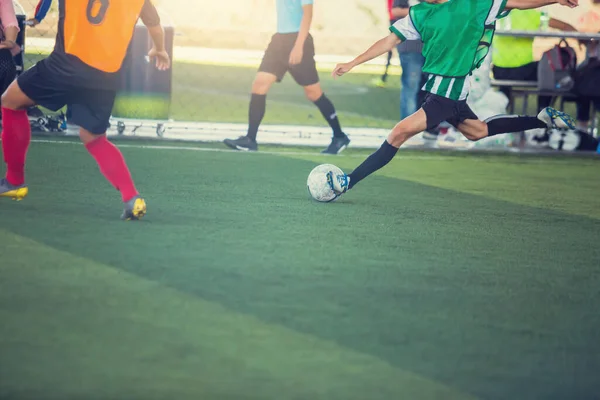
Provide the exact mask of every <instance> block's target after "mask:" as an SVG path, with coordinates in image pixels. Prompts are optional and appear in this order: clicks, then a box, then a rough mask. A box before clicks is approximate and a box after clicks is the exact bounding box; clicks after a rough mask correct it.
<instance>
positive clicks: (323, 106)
mask: <svg viewBox="0 0 600 400" xmlns="http://www.w3.org/2000/svg"><path fill="white" fill-rule="evenodd" d="M314 103H315V106H317V107H319V111H321V114H323V117H325V119H326V120H327V123H328V124H329V126H331V129H333V136H334V137H343V136H344V132H342V127H341V126H340V121H339V120H338V117H337V114H336V112H335V107H334V106H333V103H332V102H331V101H330V100H329V99H328V98H327V96H325V94H323V96H321V97H319V99H318V100H317V101H315V102H314Z"/></svg>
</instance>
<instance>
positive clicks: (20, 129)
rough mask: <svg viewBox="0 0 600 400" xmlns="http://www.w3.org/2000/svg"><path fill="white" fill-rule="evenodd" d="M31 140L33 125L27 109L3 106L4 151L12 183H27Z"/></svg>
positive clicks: (7, 170)
mask: <svg viewBox="0 0 600 400" xmlns="http://www.w3.org/2000/svg"><path fill="white" fill-rule="evenodd" d="M30 142H31V126H30V125H29V118H28V117H27V111H25V110H11V109H8V108H4V107H2V153H3V154H4V162H5V163H6V180H7V181H8V183H10V184H11V185H15V186H19V185H22V184H24V183H25V159H26V157H27V149H28V148H29V143H30Z"/></svg>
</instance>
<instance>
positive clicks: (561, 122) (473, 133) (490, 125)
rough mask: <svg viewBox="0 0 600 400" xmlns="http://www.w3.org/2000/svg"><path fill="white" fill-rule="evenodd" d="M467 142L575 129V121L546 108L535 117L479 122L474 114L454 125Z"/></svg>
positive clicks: (520, 116)
mask: <svg viewBox="0 0 600 400" xmlns="http://www.w3.org/2000/svg"><path fill="white" fill-rule="evenodd" d="M454 125H455V126H456V127H457V129H458V130H459V131H460V132H461V133H462V134H463V135H464V136H465V137H466V138H467V139H469V140H473V141H477V140H480V139H483V138H486V137H490V136H495V135H501V134H504V133H514V132H524V131H528V130H531V129H545V128H558V129H575V120H574V119H573V118H572V117H571V116H569V115H568V114H566V113H564V112H562V111H558V110H555V109H553V108H550V107H547V108H545V109H543V110H542V111H541V112H540V113H539V114H538V116H537V117H531V116H523V115H496V116H494V117H490V118H488V119H486V120H485V121H479V120H478V119H477V116H475V114H472V116H470V117H469V118H467V119H463V120H462V121H460V122H459V123H457V124H454Z"/></svg>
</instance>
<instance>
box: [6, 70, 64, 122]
mask: <svg viewBox="0 0 600 400" xmlns="http://www.w3.org/2000/svg"><path fill="white" fill-rule="evenodd" d="M68 83H69V81H68V78H67V77H62V76H60V75H59V74H57V73H54V72H52V71H50V70H48V69H47V68H46V66H45V64H44V61H43V60H42V61H40V62H38V63H37V64H36V65H34V66H33V67H31V68H29V69H28V70H27V71H25V72H24V73H23V74H21V75H20V76H19V77H18V78H17V80H16V81H14V82H13V83H12V84H11V85H10V86H9V87H8V89H7V90H6V92H5V93H4V94H3V95H2V106H3V107H8V108H12V109H15V110H16V109H23V108H27V107H30V106H32V105H34V104H38V105H40V106H42V107H45V108H47V109H49V110H52V111H58V110H60V109H61V108H63V107H64V106H65V104H66V103H67V97H68V92H67V89H66V87H67V86H68Z"/></svg>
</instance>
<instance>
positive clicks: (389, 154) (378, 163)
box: [348, 140, 398, 189]
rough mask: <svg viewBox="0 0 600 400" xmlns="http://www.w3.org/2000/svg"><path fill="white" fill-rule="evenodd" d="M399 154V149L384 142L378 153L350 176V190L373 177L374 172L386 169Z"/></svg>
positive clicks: (372, 155) (371, 156)
mask: <svg viewBox="0 0 600 400" xmlns="http://www.w3.org/2000/svg"><path fill="white" fill-rule="evenodd" d="M397 152H398V148H397V147H394V146H392V145H391V144H389V143H388V142H387V140H386V141H385V142H383V144H382V145H381V147H380V148H379V149H377V151H376V152H375V153H373V154H371V155H370V156H369V157H368V158H367V159H366V160H365V161H363V163H362V164H360V165H359V166H358V167H357V168H356V169H355V170H354V171H352V173H350V174H349V175H348V177H349V178H350V183H349V184H348V189H352V187H353V186H354V185H356V184H357V183H358V182H360V181H362V180H363V179H365V178H366V177H367V176H369V175H371V174H372V173H373V172H375V171H377V170H378V169H381V168H383V167H385V166H386V165H387V164H388V163H389V162H390V161H392V158H394V156H395V155H396V153H397Z"/></svg>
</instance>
